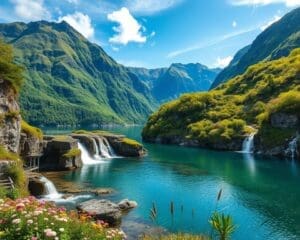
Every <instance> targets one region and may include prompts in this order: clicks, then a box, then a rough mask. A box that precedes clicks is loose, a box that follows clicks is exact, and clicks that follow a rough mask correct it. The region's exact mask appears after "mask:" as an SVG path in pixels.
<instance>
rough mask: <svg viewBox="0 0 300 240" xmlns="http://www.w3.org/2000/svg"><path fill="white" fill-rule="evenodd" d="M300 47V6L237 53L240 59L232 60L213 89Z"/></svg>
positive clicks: (217, 79)
mask: <svg viewBox="0 0 300 240" xmlns="http://www.w3.org/2000/svg"><path fill="white" fill-rule="evenodd" d="M298 47H300V8H297V9H295V10H293V11H291V12H290V13H288V14H286V15H285V16H284V17H282V19H280V20H279V21H278V22H276V23H274V24H272V25H271V26H270V27H268V28H267V29H266V30H264V31H263V32H262V33H261V34H260V35H259V36H258V37H257V38H256V39H255V40H254V42H253V43H252V44H251V45H250V47H249V48H246V49H245V48H244V49H242V50H241V51H240V52H239V53H238V54H237V55H239V56H238V61H236V60H235V61H232V62H231V63H230V64H229V66H228V67H226V68H225V69H224V70H223V71H222V72H221V73H220V74H219V75H218V76H217V78H216V80H215V81H214V83H213V84H212V86H211V89H213V88H215V87H217V86H218V85H219V84H221V83H223V82H226V81H227V80H228V79H230V78H232V77H235V76H237V75H238V74H242V73H244V72H245V71H246V70H247V68H248V67H249V66H251V65H253V64H256V63H258V62H260V61H262V60H274V59H278V58H280V57H282V56H288V55H289V53H290V52H291V51H292V50H293V49H295V48H298Z"/></svg>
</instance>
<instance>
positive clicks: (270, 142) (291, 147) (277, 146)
mask: <svg viewBox="0 0 300 240" xmlns="http://www.w3.org/2000/svg"><path fill="white" fill-rule="evenodd" d="M299 133H300V117H299V114H298V113H284V112H277V113H274V114H272V115H271V116H270V118H269V123H268V124H267V125H266V126H263V127H262V129H260V130H259V131H258V134H257V135H256V136H255V139H254V147H255V151H256V152H257V153H263V154H265V155H270V156H279V157H284V158H292V159H299V160H300V137H299Z"/></svg>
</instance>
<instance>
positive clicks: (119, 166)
mask: <svg viewBox="0 0 300 240" xmlns="http://www.w3.org/2000/svg"><path fill="white" fill-rule="evenodd" d="M110 130H111V131H113V132H117V133H123V134H126V135H127V136H128V137H131V138H134V139H136V140H139V141H141V137H140V131H141V127H128V128H125V127H124V128H121V127H119V128H117V127H115V128H113V129H110ZM52 133H53V132H52ZM145 147H146V148H147V149H148V156H146V157H145V158H143V159H130V158H121V159H120V158H119V159H113V160H108V161H107V163H103V164H99V165H92V166H84V167H83V168H81V169H78V170H76V171H74V172H69V173H66V175H65V176H64V178H65V179H67V180H72V181H74V182H79V183H80V182H85V183H89V184H90V185H91V186H93V187H112V188H115V189H116V190H117V194H115V195H114V196H112V197H110V198H111V199H112V200H115V201H117V200H121V199H124V198H129V199H132V200H135V201H137V202H138V204H139V206H138V208H136V209H134V210H133V211H131V212H130V213H129V214H128V215H127V216H126V217H125V219H124V220H125V221H124V222H125V223H126V222H129V221H135V222H142V223H146V224H151V223H152V222H151V220H150V218H149V212H150V208H151V206H152V203H153V202H154V203H155V204H156V206H157V209H158V217H157V221H156V223H155V224H158V225H159V226H162V227H164V228H166V229H167V230H168V231H172V232H177V231H184V232H191V233H207V234H209V233H210V226H209V224H208V219H209V217H210V216H211V214H212V212H213V211H214V210H218V211H219V212H224V213H226V214H230V215H232V217H233V219H234V222H235V223H236V224H237V229H236V232H235V233H234V235H233V239H238V240H239V239H300V204H299V202H300V186H299V183H300V167H299V164H298V163H296V162H292V161H286V160H276V159H267V158H260V157H253V156H249V155H248V156H246V155H243V154H241V153H228V152H215V151H209V150H203V149H193V148H185V147H178V146H165V145H155V144H145ZM220 189H222V190H223V194H222V197H221V200H220V201H219V202H218V203H217V201H216V198H217V194H218V192H219V190H220ZM171 201H173V202H174V205H175V213H174V217H173V218H172V216H171V214H170V202H171Z"/></svg>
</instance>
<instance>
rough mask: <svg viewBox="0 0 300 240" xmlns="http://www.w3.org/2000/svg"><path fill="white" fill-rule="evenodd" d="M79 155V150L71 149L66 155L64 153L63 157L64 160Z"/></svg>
mask: <svg viewBox="0 0 300 240" xmlns="http://www.w3.org/2000/svg"><path fill="white" fill-rule="evenodd" d="M80 154H81V151H80V149H78V148H73V149H70V150H69V151H68V152H67V153H65V154H64V155H63V156H64V157H65V158H73V157H78V156H80Z"/></svg>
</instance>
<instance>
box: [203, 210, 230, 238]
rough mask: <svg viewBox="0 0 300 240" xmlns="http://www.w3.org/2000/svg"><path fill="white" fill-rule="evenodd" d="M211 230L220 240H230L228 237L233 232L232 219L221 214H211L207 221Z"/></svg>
mask: <svg viewBox="0 0 300 240" xmlns="http://www.w3.org/2000/svg"><path fill="white" fill-rule="evenodd" d="M209 223H210V224H211V226H212V228H213V230H214V231H215V232H216V233H217V235H218V236H219V239H220V240H227V239H230V235H231V234H232V233H233V232H234V230H235V225H234V224H233V220H232V217H231V216H230V215H224V214H223V213H222V214H220V213H217V212H215V213H213V215H212V217H211V219H210V220H209Z"/></svg>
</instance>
